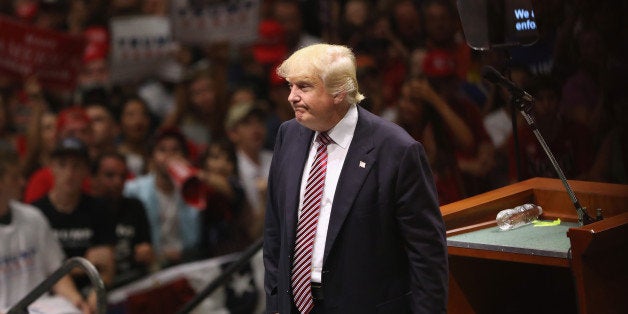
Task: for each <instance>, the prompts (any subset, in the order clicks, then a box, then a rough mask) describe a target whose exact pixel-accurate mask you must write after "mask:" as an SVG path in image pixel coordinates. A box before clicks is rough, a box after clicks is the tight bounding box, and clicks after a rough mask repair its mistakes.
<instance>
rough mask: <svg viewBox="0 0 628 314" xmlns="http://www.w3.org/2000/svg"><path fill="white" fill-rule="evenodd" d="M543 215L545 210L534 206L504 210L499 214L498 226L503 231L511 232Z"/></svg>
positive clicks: (527, 205) (526, 205) (528, 205)
mask: <svg viewBox="0 0 628 314" xmlns="http://www.w3.org/2000/svg"><path fill="white" fill-rule="evenodd" d="M542 213H543V208H541V206H538V205H534V204H523V205H521V206H517V207H515V208H510V209H504V210H502V211H500V212H499V213H498V214H497V218H495V219H496V220H497V226H498V227H499V229H501V230H511V229H515V228H519V227H521V226H525V225H527V224H529V223H531V222H532V221H534V220H535V219H537V218H539V216H540V215H541V214H542Z"/></svg>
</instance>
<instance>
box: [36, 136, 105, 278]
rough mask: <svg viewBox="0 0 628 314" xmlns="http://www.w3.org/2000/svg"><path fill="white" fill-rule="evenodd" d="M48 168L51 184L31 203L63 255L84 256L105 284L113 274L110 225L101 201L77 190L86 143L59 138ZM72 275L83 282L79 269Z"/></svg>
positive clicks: (85, 168) (85, 170)
mask: <svg viewBox="0 0 628 314" xmlns="http://www.w3.org/2000/svg"><path fill="white" fill-rule="evenodd" d="M50 168H51V169H52V173H53V177H54V186H53V188H52V190H50V192H48V194H46V195H45V196H44V197H43V198H40V199H39V200H37V201H35V202H34V203H33V205H34V206H35V207H38V208H39V209H40V210H41V211H42V212H43V213H44V215H45V216H46V217H47V218H48V221H49V222H50V225H51V226H52V229H53V230H54V233H55V235H56V237H57V239H59V241H60V242H61V246H62V248H63V250H64V252H65V254H66V256H67V257H74V256H81V257H84V258H86V259H87V260H88V261H90V262H91V263H92V264H94V266H96V268H97V269H98V270H99V272H100V275H101V277H102V279H103V282H104V283H105V285H110V284H111V283H112V281H113V277H114V275H115V261H114V254H113V245H114V243H115V233H114V229H113V227H114V226H113V220H112V218H111V216H112V215H110V214H109V213H107V211H106V208H105V206H104V203H103V202H102V201H99V200H97V199H95V198H93V197H91V196H89V195H87V194H85V193H84V192H83V191H82V190H81V183H82V182H83V180H84V179H85V178H87V177H88V175H89V155H88V150H87V146H86V145H85V144H84V143H83V142H82V141H81V140H79V139H77V138H74V137H68V138H65V139H62V140H60V141H59V143H58V144H57V147H56V148H55V150H54V151H53V153H52V156H51V163H50ZM73 275H74V278H75V282H76V283H77V286H79V288H81V289H82V288H84V287H86V286H87V278H86V277H85V276H84V275H83V274H82V273H78V272H74V273H73Z"/></svg>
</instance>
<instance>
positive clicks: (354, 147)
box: [323, 106, 375, 264]
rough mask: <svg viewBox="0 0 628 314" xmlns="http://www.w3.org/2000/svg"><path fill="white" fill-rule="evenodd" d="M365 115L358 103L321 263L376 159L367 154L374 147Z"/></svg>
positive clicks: (369, 123) (325, 257) (370, 129)
mask: <svg viewBox="0 0 628 314" xmlns="http://www.w3.org/2000/svg"><path fill="white" fill-rule="evenodd" d="M365 115H366V113H365V111H364V109H362V108H361V107H359V106H358V123H357V125H356V127H355V133H354V134H353V139H352V140H351V145H350V146H349V151H348V153H347V157H346V159H345V162H344V165H343V166H342V171H341V172H340V178H339V179H338V185H337V186H336V194H335V196H334V203H333V205H332V209H331V217H330V220H329V228H328V230H327V240H326V241H325V254H324V256H323V264H325V262H326V261H327V256H328V255H329V251H330V250H331V248H332V246H333V245H334V241H335V240H336V237H337V236H338V233H339V232H340V229H341V227H342V225H343V223H344V221H345V219H346V218H347V215H348V214H349V211H350V210H351V207H352V204H353V202H354V200H355V198H356V197H357V195H358V192H359V191H360V188H361V187H362V183H363V182H364V179H365V178H366V176H367V174H368V173H369V172H370V170H371V168H372V167H373V164H374V162H375V156H373V155H374V154H369V153H370V152H371V151H372V150H373V147H374V145H373V138H372V134H371V132H372V127H371V123H372V122H371V121H370V120H369V119H368V118H367V117H366V116H365Z"/></svg>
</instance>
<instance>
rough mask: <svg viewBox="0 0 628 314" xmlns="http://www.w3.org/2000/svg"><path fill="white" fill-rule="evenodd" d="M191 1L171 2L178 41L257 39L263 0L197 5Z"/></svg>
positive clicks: (211, 41)
mask: <svg viewBox="0 0 628 314" xmlns="http://www.w3.org/2000/svg"><path fill="white" fill-rule="evenodd" d="M191 2H192V1H188V0H174V1H173V2H172V7H171V8H172V9H171V16H172V27H173V34H174V38H175V39H176V40H177V41H179V42H181V43H184V44H208V43H214V42H220V41H228V42H230V43H232V44H250V43H253V42H254V41H255V40H257V27H258V24H259V11H260V0H230V1H216V2H215V3H214V2H208V3H199V4H196V5H193V4H192V3H191ZM198 2H202V1H198Z"/></svg>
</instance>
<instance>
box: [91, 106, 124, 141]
mask: <svg viewBox="0 0 628 314" xmlns="http://www.w3.org/2000/svg"><path fill="white" fill-rule="evenodd" d="M86 112H87V115H88V116H89V120H90V121H91V126H92V136H93V141H94V144H96V145H106V144H113V140H114V138H115V137H116V136H117V134H118V128H117V125H116V123H115V121H114V119H113V117H112V116H111V114H109V112H107V110H106V109H105V108H103V107H101V106H100V105H99V106H90V107H88V108H87V109H86Z"/></svg>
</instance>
